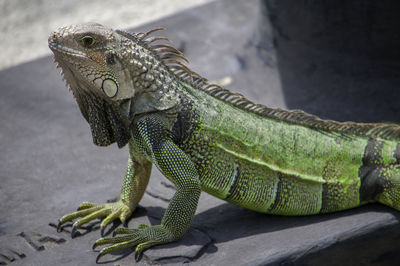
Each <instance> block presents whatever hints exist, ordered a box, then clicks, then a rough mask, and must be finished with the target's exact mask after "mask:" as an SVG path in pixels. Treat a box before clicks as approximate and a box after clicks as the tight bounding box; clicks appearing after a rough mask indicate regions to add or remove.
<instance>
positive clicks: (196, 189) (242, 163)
mask: <svg viewBox="0 0 400 266" xmlns="http://www.w3.org/2000/svg"><path fill="white" fill-rule="evenodd" d="M158 30H160V29H154V30H151V31H149V32H147V33H134V34H133V33H128V32H125V31H120V30H112V29H109V28H106V27H103V26H101V25H99V24H84V25H74V26H68V27H63V28H60V29H59V30H58V31H57V32H54V33H52V34H51V35H50V37H49V46H50V48H51V50H52V51H53V52H54V57H55V61H56V62H58V64H59V66H60V67H61V68H62V72H63V75H64V78H65V80H66V82H67V84H68V86H69V87H70V89H71V90H72V92H73V94H74V96H75V98H76V101H77V103H78V105H79V108H80V110H81V112H82V115H83V116H84V118H85V119H86V120H87V121H88V123H89V125H90V128H91V132H92V136H93V141H94V143H95V144H96V145H100V146H106V145H110V144H112V143H114V142H116V143H117V144H118V147H123V146H125V145H126V144H128V145H129V153H130V157H129V159H128V167H127V170H126V175H125V179H124V182H123V185H122V189H121V195H120V200H119V201H118V202H115V203H106V204H94V203H90V202H84V203H83V204H82V205H80V207H79V210H78V211H76V212H73V213H71V214H67V215H65V216H63V217H62V218H61V219H60V222H59V226H58V228H60V227H61V226H62V225H63V224H64V223H66V222H69V221H72V220H74V219H76V218H78V217H82V218H80V219H78V220H77V221H76V222H74V224H73V229H72V234H74V233H75V232H76V230H77V229H78V228H79V227H80V226H81V225H83V224H85V223H87V222H89V221H91V220H93V219H96V218H101V217H105V219H103V221H102V222H101V235H102V236H103V232H104V228H105V227H106V226H107V225H108V224H109V223H110V222H112V221H113V220H115V219H120V220H121V221H122V223H124V224H125V222H126V220H127V219H128V218H129V217H130V216H131V214H132V212H133V211H134V210H135V208H136V206H137V205H138V203H139V201H140V199H141V198H142V196H143V193H144V191H145V189H146V186H147V184H148V181H149V177H150V172H151V167H152V165H153V164H154V165H155V166H156V167H157V168H158V169H159V170H160V171H161V173H162V174H163V175H164V176H165V177H166V178H168V179H169V180H171V181H172V182H173V183H174V184H175V186H176V188H177V191H176V193H175V195H174V196H173V198H172V200H171V202H170V203H169V205H168V208H167V210H166V211H165V214H164V216H163V218H162V221H161V224H160V225H156V226H146V225H141V226H139V228H137V229H129V228H126V227H122V228H118V229H116V230H115V232H114V236H115V234H118V235H120V234H123V235H122V236H117V237H111V238H100V239H99V240H97V241H96V243H95V244H94V248H95V247H96V246H99V245H104V244H112V245H110V246H107V247H105V248H103V249H102V250H101V251H100V254H99V255H98V257H97V261H98V260H99V259H100V257H102V256H103V255H105V254H107V253H110V252H113V251H115V250H118V249H122V248H126V247H130V246H136V258H138V257H139V255H140V254H141V252H142V251H143V250H145V249H147V248H149V247H151V246H154V245H158V244H163V243H168V242H172V241H175V240H177V239H179V238H180V237H182V235H183V234H184V233H185V232H186V231H187V230H188V228H189V226H190V224H191V222H192V219H193V216H194V214H195V211H196V207H197V204H198V201H199V197H200V192H201V191H205V192H207V193H209V194H211V195H214V196H216V197H218V198H220V199H223V200H226V201H228V202H231V203H234V204H236V205H239V206H242V207H245V208H248V209H251V210H255V211H258V212H262V213H270V214H280V215H310V214H318V213H327V212H335V211H340V210H345V209H349V208H353V207H357V206H360V205H362V204H365V203H368V202H380V203H383V204H385V205H388V206H390V207H392V208H395V209H397V210H400V126H398V125H394V124H363V123H354V122H345V123H341V122H335V121H327V120H322V119H319V118H318V117H316V116H313V115H310V114H307V113H305V112H303V111H298V110H295V111H285V110H281V109H272V108H268V107H266V106H263V105H259V104H255V103H253V102H251V101H249V100H248V99H246V98H245V97H244V96H242V95H241V94H237V93H232V92H229V91H228V90H226V89H223V88H221V87H219V86H217V85H213V84H209V83H208V82H207V81H206V79H204V78H202V77H201V76H199V75H198V74H196V73H194V72H193V71H191V70H190V69H188V68H187V67H186V66H185V64H184V63H183V61H187V60H186V58H185V57H184V55H183V54H182V53H181V52H180V51H178V50H177V49H175V48H173V47H171V46H169V45H166V44H158V45H157V44H154V43H155V42H156V41H162V40H167V39H166V38H165V37H161V36H153V37H152V36H150V35H151V34H152V33H154V32H155V31H158ZM163 43H164V42H163Z"/></svg>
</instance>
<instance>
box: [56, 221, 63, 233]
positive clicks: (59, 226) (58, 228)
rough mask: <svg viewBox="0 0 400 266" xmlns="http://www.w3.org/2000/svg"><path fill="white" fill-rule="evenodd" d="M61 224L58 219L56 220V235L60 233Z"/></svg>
mask: <svg viewBox="0 0 400 266" xmlns="http://www.w3.org/2000/svg"><path fill="white" fill-rule="evenodd" d="M62 225H63V224H62V223H61V220H60V219H58V224H57V233H60V232H61V226H62Z"/></svg>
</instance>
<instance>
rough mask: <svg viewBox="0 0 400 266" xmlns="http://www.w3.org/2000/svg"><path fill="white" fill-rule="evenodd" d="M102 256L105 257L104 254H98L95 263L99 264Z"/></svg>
mask: <svg viewBox="0 0 400 266" xmlns="http://www.w3.org/2000/svg"><path fill="white" fill-rule="evenodd" d="M104 255H106V254H101V253H100V254H99V255H98V256H97V258H96V263H99V260H100V258H101V257H103V256H104Z"/></svg>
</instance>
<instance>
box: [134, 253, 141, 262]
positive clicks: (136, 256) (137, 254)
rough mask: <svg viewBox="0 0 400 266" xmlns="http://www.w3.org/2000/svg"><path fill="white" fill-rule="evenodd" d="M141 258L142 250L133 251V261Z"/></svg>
mask: <svg viewBox="0 0 400 266" xmlns="http://www.w3.org/2000/svg"><path fill="white" fill-rule="evenodd" d="M141 258H142V252H140V251H136V253H135V261H136V262H139V260H140V259H141Z"/></svg>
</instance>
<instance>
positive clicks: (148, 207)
mask: <svg viewBox="0 0 400 266" xmlns="http://www.w3.org/2000/svg"><path fill="white" fill-rule="evenodd" d="M257 16H258V1H255V0H252V1H239V0H235V1H227V0H225V1H217V2H214V3H211V4H208V5H205V6H202V7H199V8H196V9H193V10H188V11H185V12H183V13H181V14H177V15H174V16H172V17H169V18H166V19H163V20H160V21H157V22H155V23H152V24H150V25H145V26H143V27H141V28H140V29H136V30H144V29H151V28H153V27H155V26H164V27H167V28H168V30H167V31H166V32H165V33H164V35H166V36H168V37H169V38H170V39H172V40H173V41H174V45H175V46H177V47H179V48H181V49H183V50H185V54H186V55H187V56H188V58H189V59H190V60H191V62H192V64H191V67H192V68H193V69H194V70H195V71H196V72H198V73H201V74H203V75H204V76H206V77H208V78H209V79H211V80H214V79H219V78H222V77H226V76H228V77H230V78H231V79H232V81H233V82H232V84H231V85H230V87H229V88H230V89H232V90H234V91H238V92H241V93H243V94H245V95H246V96H248V97H249V98H251V99H253V100H256V101H257V102H261V103H264V104H267V105H270V106H278V107H285V105H284V98H283V94H282V91H281V88H280V80H279V74H278V71H277V67H276V59H275V55H274V49H273V46H271V49H270V51H268V50H265V49H264V50H262V51H260V49H258V48H257V45H256V44H257V43H256V42H255V40H257V38H258V37H257V31H256V30H255V29H256V25H257V23H258V18H257ZM271 43H272V39H271ZM259 53H263V56H262V57H261V56H260V54H259ZM265 58H268V60H267V61H266V60H265ZM0 81H1V82H0V87H1V92H2V95H1V96H0V125H1V126H0V150H1V153H0V180H1V182H0V202H1V205H0V213H1V215H0V265H1V264H10V265H94V264H95V258H96V256H97V252H94V251H92V250H91V246H92V244H93V243H94V241H95V240H96V239H97V238H98V237H99V236H100V235H99V230H98V228H99V221H95V222H93V223H90V224H89V225H87V226H86V227H85V228H83V229H81V230H80V235H79V236H77V237H75V238H74V239H71V237H70V235H69V232H68V231H69V230H70V227H68V226H66V227H65V228H64V230H63V232H61V233H57V232H56V230H55V228H54V224H55V223H56V221H57V219H58V218H59V217H61V216H62V215H63V214H65V213H68V212H70V211H72V210H74V209H75V208H76V207H77V206H78V205H79V204H80V203H81V202H82V201H86V200H90V201H93V202H98V203H102V202H105V201H107V200H108V199H113V198H116V197H118V195H119V189H120V184H121V183H122V177H123V174H124V171H125V170H124V168H125V164H126V160H127V156H128V152H127V150H126V148H124V149H121V150H119V149H118V148H117V147H116V146H115V145H113V146H111V147H107V148H104V147H96V146H94V145H93V144H92V140H91V135H90V130H89V126H88V125H87V123H86V122H85V121H84V119H83V118H82V117H81V114H80V113H79V110H78V107H77V105H76V103H75V101H74V100H73V97H72V94H71V93H69V92H68V90H67V89H66V88H65V85H64V84H63V82H62V81H61V78H60V76H59V74H58V70H56V69H55V65H54V64H53V62H52V59H51V58H50V57H45V58H41V59H39V60H35V61H32V62H29V63H26V64H22V65H19V66H16V67H13V68H9V69H6V70H4V71H1V72H0ZM310 104H312V102H311V103H310ZM349 108H351V106H349ZM173 193H174V189H173V188H172V187H171V186H170V184H169V183H168V182H167V180H166V179H165V178H163V177H162V176H161V175H160V173H159V172H157V171H154V172H153V175H152V177H151V181H150V184H149V188H148V192H147V193H146V194H145V196H144V198H143V200H142V201H141V207H140V208H139V209H138V210H137V211H136V212H135V213H134V215H133V218H132V219H131V220H130V222H129V227H136V226H138V225H139V224H141V223H147V224H157V223H159V221H160V219H161V217H162V213H163V212H164V211H165V208H166V207H167V205H168V201H169V199H170V198H171V196H172V195H173ZM116 226H118V223H116V224H115V225H114V227H116ZM92 231H93V232H92ZM399 237H400V230H399V214H398V213H397V212H395V211H393V210H391V209H389V208H387V207H384V206H380V205H369V206H364V207H361V208H358V209H355V210H350V211H345V212H341V213H336V214H327V215H318V216H310V217H280V216H271V215H264V214H260V213H256V212H252V211H249V210H245V209H243V208H240V207H237V206H234V205H231V204H228V203H225V202H223V201H221V200H218V199H215V198H213V197H211V196H209V195H207V194H205V193H203V194H202V196H201V199H200V203H199V207H198V210H197V215H196V217H195V219H194V222H193V226H192V227H191V229H190V230H189V232H188V233H187V234H186V235H185V237H184V238H183V239H181V240H179V241H177V242H176V243H171V244H169V245H164V246H160V247H156V248H153V249H151V250H148V251H146V252H145V253H144V257H143V259H142V260H141V261H140V262H139V265H147V264H152V263H156V264H177V265H179V264H182V263H193V264H199V265H278V264H280V265H321V261H323V262H324V264H325V265H346V264H347V265H357V264H359V265H361V264H362V263H364V265H383V264H386V265H390V264H389V263H392V262H393V261H394V260H393V259H396V258H397V259H398V255H396V254H399V251H400V249H399V245H398V240H399ZM132 251H133V250H132V249H129V250H124V251H121V252H118V253H116V254H113V255H109V256H107V257H104V258H103V261H104V263H106V264H121V265H129V264H133V263H134V256H133V254H132ZM337 256H340V258H339V257H338V258H336V257H337ZM396 256H397V257H396ZM349 258H352V261H350V260H349Z"/></svg>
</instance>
